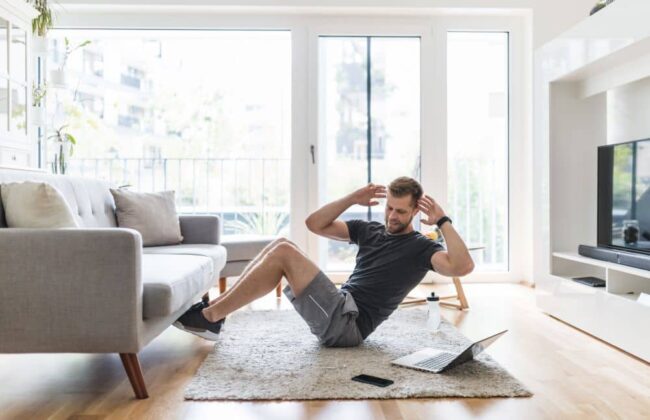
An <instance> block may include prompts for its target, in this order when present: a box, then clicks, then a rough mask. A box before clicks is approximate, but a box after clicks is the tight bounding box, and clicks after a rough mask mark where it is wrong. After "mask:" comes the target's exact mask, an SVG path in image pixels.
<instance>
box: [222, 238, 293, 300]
mask: <svg viewBox="0 0 650 420" xmlns="http://www.w3.org/2000/svg"><path fill="white" fill-rule="evenodd" d="M282 243H288V244H291V245H293V246H296V245H295V244H294V243H293V242H291V241H290V240H288V239H287V238H278V239H275V240H273V241H272V242H271V243H270V244H268V245H267V246H265V247H264V249H262V250H261V251H260V253H259V254H257V255H256V256H255V258H253V260H252V261H251V262H250V263H248V265H247V266H246V267H245V268H244V271H242V273H241V274H240V275H239V278H238V279H237V281H236V282H235V284H233V285H232V286H231V287H230V289H228V290H226V291H225V292H223V293H222V294H220V295H219V296H217V297H216V298H214V299H212V300H211V301H210V303H209V305H214V304H215V303H217V302H218V301H220V300H221V299H223V298H224V297H226V296H227V295H228V294H229V293H230V292H232V291H233V290H234V289H235V287H237V285H238V284H239V282H240V281H241V279H242V278H244V277H245V276H246V275H247V274H248V273H249V272H250V271H251V270H252V269H253V267H255V266H256V265H257V264H258V263H259V262H260V261H262V259H263V258H264V257H265V256H266V254H268V253H269V251H271V250H272V249H273V248H275V247H276V246H278V245H279V244H282Z"/></svg>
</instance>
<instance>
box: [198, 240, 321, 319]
mask: <svg viewBox="0 0 650 420" xmlns="http://www.w3.org/2000/svg"><path fill="white" fill-rule="evenodd" d="M319 271H320V269H319V268H318V266H317V265H316V264H314V263H313V262H312V261H311V260H310V259H309V258H307V257H306V256H305V255H304V254H303V253H302V251H300V250H299V249H298V248H297V247H296V246H294V245H291V244H289V243H286V242H283V243H279V244H277V245H276V246H274V247H273V248H272V249H270V250H269V251H268V252H267V253H266V255H265V256H264V257H263V258H262V259H261V260H260V261H259V262H258V263H257V264H256V265H255V266H254V267H253V268H251V269H250V270H249V272H248V273H246V275H245V276H243V277H240V279H239V281H238V282H237V285H236V287H233V288H232V289H231V290H230V293H227V294H224V295H221V296H220V298H218V299H216V302H215V304H213V305H211V306H209V307H208V308H205V309H203V316H205V318H206V319H207V320H208V321H210V322H216V321H218V320H220V319H222V318H224V317H226V315H228V314H230V313H232V312H234V311H236V310H237V309H239V308H241V307H242V306H244V305H246V304H248V303H250V302H252V301H254V300H255V299H258V298H260V297H262V296H264V295H266V294H267V293H268V292H270V291H271V290H273V289H275V287H276V286H277V285H278V283H279V282H280V280H282V277H283V276H284V277H286V278H287V281H288V283H289V287H291V290H292V292H293V294H294V295H295V296H299V295H300V294H301V293H302V291H303V290H304V289H305V288H306V287H307V285H309V283H310V282H311V281H312V280H313V279H314V277H316V274H318V272H319Z"/></svg>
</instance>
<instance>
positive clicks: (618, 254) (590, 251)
mask: <svg viewBox="0 0 650 420" xmlns="http://www.w3.org/2000/svg"><path fill="white" fill-rule="evenodd" d="M578 254H580V255H582V256H583V257H589V258H594V259H596V260H601V261H607V262H611V263H616V264H621V265H627V266H628V267H634V268H640V269H642V270H648V271H650V256H646V255H639V254H632V253H629V252H623V251H617V250H615V249H608V248H599V247H596V246H589V245H580V246H578Z"/></svg>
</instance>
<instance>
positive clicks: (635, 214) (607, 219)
mask: <svg viewBox="0 0 650 420" xmlns="http://www.w3.org/2000/svg"><path fill="white" fill-rule="evenodd" d="M598 246H599V247H606V248H615V249H619V250H624V251H630V252H638V253H643V254H650V139H646V140H637V141H633V142H629V143H620V144H614V145H608V146H601V147H599V148H598Z"/></svg>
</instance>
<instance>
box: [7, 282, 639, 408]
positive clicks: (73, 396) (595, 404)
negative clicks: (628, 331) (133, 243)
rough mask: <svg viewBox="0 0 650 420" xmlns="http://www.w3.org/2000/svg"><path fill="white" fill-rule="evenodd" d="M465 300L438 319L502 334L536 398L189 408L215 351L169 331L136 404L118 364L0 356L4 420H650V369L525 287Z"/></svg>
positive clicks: (471, 332) (510, 365) (495, 351)
mask: <svg viewBox="0 0 650 420" xmlns="http://www.w3.org/2000/svg"><path fill="white" fill-rule="evenodd" d="M434 289H435V290H436V291H440V292H446V291H450V287H449V286H446V285H439V286H420V287H419V288H418V289H416V293H415V294H422V295H424V294H428V293H429V292H430V291H431V290H434ZM465 290H466V293H467V297H468V299H469V303H470V306H471V309H470V310H469V311H467V312H464V313H461V312H458V311H454V310H447V309H444V310H443V316H444V317H446V318H447V319H448V320H450V321H452V322H453V323H454V324H456V325H457V326H458V328H459V329H460V330H461V331H462V332H463V333H464V334H465V335H467V336H468V337H470V338H480V337H482V336H485V335H487V334H489V333H492V332H494V331H497V330H499V329H502V328H508V329H509V330H510V332H509V333H508V334H506V335H505V336H504V337H502V338H501V339H500V340H499V341H497V342H496V343H495V344H494V345H493V346H492V347H490V348H489V350H488V352H489V353H490V354H491V355H492V356H493V357H494V358H495V359H496V360H497V361H499V362H500V363H501V364H502V365H503V366H504V367H506V368H507V369H508V370H509V371H510V372H511V373H512V374H513V375H514V376H515V377H517V378H518V379H519V380H521V381H522V382H523V383H524V384H525V385H527V386H528V387H529V388H530V389H531V390H532V391H533V392H534V393H535V395H534V397H532V398H510V399H509V398H493V399H412V400H383V401H317V402H273V403H243V402H242V403H239V402H185V401H184V400H183V390H184V387H185V385H186V384H187V383H188V382H189V381H190V380H191V378H192V376H193V375H194V373H195V372H196V370H197V368H198V367H199V365H200V364H201V362H202V361H203V359H204V358H205V357H206V356H207V354H208V353H209V352H210V351H211V349H212V346H211V345H210V343H209V342H207V341H203V340H201V339H199V338H196V337H194V336H190V335H188V334H184V333H182V332H180V331H178V330H176V329H174V328H169V329H168V330H167V331H166V332H165V333H163V334H162V335H161V336H160V337H159V338H157V339H156V340H154V342H152V343H151V344H150V345H149V346H148V347H147V348H146V349H145V350H144V351H143V352H142V353H141V355H140V360H141V363H142V367H143V369H144V372H145V380H146V382H147V385H148V388H149V394H150V396H151V397H150V398H149V399H147V400H142V401H137V400H135V399H134V398H133V393H132V391H131V387H130V385H129V383H128V380H127V378H126V375H125V373H124V371H123V368H122V364H121V362H120V360H119V357H118V355H117V354H112V355H74V354H62V355H37V354H30V355H4V354H3V355H0V418H2V419H4V418H21V419H40V418H56V419H58V418H77V419H82V418H83V419H104V418H107V419H108V418H110V419H114V418H115V419H118V418H152V419H167V418H171V419H174V418H208V417H210V418H221V419H238V420H239V419H242V420H243V419H283V420H284V419H305V418H317V419H332V418H334V419H337V420H343V419H347V418H354V419H355V420H356V419H358V420H361V419H370V418H373V419H374V418H378V419H383V418H386V419H401V418H404V419H425V418H434V417H436V418H438V417H440V418H454V419H462V418H494V419H504V418H512V419H534V418H563V419H564V418H588V419H594V418H625V419H634V418H639V419H641V418H645V419H648V418H650V365H648V364H646V363H644V362H642V361H640V360H638V359H635V358H633V357H631V356H629V355H627V354H625V353H623V352H621V351H620V350H617V349H615V348H613V347H611V346H609V345H607V344H605V343H603V342H601V341H598V340H596V339H595V338H593V337H590V336H588V335H586V334H584V333H582V332H580V331H578V330H576V329H574V328H572V327H570V326H568V325H566V324H564V323H562V322H560V321H558V320H556V319H553V318H551V317H549V316H547V315H544V314H542V313H541V312H540V311H539V310H538V309H537V308H536V307H535V297H534V290H533V289H531V288H529V287H526V286H522V285H514V284H473V285H472V284H470V285H466V287H465ZM269 307H270V308H276V307H278V308H280V309H282V308H288V307H289V306H288V304H287V302H286V300H284V298H283V300H282V302H280V303H279V304H278V303H277V301H276V300H275V298H274V297H273V296H271V295H270V296H269V297H268V298H264V299H262V300H261V301H260V302H257V303H256V304H255V305H254V306H253V308H252V309H253V310H254V309H268V308H269ZM247 310H248V309H247ZM647 321H648V320H645V321H644V322H646V324H647ZM648 328H650V326H649V327H648ZM269 334H273V327H272V326H269ZM290 352H291V350H290V349H287V357H291V354H290Z"/></svg>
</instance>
